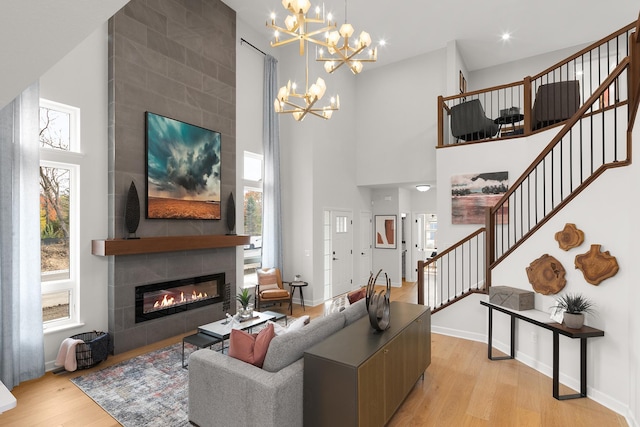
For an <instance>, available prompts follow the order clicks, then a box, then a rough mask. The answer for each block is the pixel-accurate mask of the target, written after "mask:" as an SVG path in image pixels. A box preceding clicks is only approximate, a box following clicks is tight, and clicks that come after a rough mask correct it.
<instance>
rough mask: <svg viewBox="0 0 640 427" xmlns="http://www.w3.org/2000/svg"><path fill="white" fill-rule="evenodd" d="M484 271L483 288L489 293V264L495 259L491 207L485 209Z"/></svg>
mask: <svg viewBox="0 0 640 427" xmlns="http://www.w3.org/2000/svg"><path fill="white" fill-rule="evenodd" d="M484 212H485V221H484V222H485V231H484V235H485V239H484V242H485V264H484V265H485V272H484V289H485V292H486V293H487V294H488V293H489V288H490V287H491V266H492V265H493V262H494V261H495V244H496V241H495V232H494V230H495V217H494V216H493V214H492V213H491V208H490V207H488V208H486V209H485V211H484Z"/></svg>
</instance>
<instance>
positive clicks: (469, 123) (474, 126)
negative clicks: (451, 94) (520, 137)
mask: <svg viewBox="0 0 640 427" xmlns="http://www.w3.org/2000/svg"><path fill="white" fill-rule="evenodd" d="M498 129H499V127H498V125H497V124H495V123H494V122H493V120H491V119H490V118H488V117H487V116H486V115H485V114H484V108H482V104H481V103H480V100H479V99H472V100H470V101H466V102H462V103H460V104H458V105H454V106H453V107H451V134H452V135H453V136H454V137H455V138H458V139H462V140H464V141H476V140H479V139H484V138H491V137H493V136H495V135H496V134H497V133H498Z"/></svg>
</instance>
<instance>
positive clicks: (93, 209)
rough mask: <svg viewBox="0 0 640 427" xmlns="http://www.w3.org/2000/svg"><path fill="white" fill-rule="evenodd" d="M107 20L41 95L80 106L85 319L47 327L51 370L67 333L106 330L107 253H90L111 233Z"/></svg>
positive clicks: (50, 75) (45, 82)
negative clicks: (94, 244)
mask: <svg viewBox="0 0 640 427" xmlns="http://www.w3.org/2000/svg"><path fill="white" fill-rule="evenodd" d="M107 58H108V57H107V24H106V23H104V24H103V25H102V26H100V28H99V29H98V30H96V31H94V32H93V33H92V34H91V35H90V36H89V37H88V38H87V39H86V40H84V41H83V42H82V43H81V44H80V45H78V46H77V47H76V48H75V49H74V50H73V51H71V52H70V53H69V54H68V55H67V56H65V57H64V58H63V59H61V60H60V61H59V62H58V63H57V64H56V65H55V66H53V67H52V68H51V69H50V70H49V71H47V73H45V74H44V75H43V76H42V77H41V78H40V96H41V97H42V98H45V99H48V100H51V101H56V102H60V103H63V104H68V105H72V106H74V107H78V108H80V117H81V122H80V128H81V134H80V137H81V151H82V160H81V166H80V168H81V172H80V173H81V177H80V199H81V203H82V208H81V210H82V216H81V218H80V248H79V249H80V321H81V322H82V323H83V325H80V326H78V327H75V328H71V329H65V330H62V331H57V332H45V361H46V363H47V369H52V368H53V361H54V360H55V358H56V355H57V354H58V348H59V346H60V343H61V342H62V340H64V338H67V337H69V336H71V335H75V334H78V333H81V332H86V331H93V330H99V331H100V330H101V331H106V330H107V261H108V260H107V258H105V257H97V256H93V255H91V240H92V239H104V238H106V237H107V224H108V221H107V154H108V150H107V105H108V98H107Z"/></svg>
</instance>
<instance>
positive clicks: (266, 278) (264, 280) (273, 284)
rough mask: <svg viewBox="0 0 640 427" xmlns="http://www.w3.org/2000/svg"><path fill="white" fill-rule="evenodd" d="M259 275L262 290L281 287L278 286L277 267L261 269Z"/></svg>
mask: <svg viewBox="0 0 640 427" xmlns="http://www.w3.org/2000/svg"><path fill="white" fill-rule="evenodd" d="M257 276H258V285H260V292H262V291H266V290H268V289H280V286H278V272H277V271H276V269H275V268H270V269H265V270H259V271H258V274H257Z"/></svg>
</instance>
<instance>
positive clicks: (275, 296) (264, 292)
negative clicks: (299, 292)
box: [255, 268, 293, 314]
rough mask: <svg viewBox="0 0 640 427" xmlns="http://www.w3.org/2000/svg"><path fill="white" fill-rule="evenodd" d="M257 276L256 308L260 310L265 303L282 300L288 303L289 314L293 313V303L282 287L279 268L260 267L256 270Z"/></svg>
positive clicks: (288, 293)
mask: <svg viewBox="0 0 640 427" xmlns="http://www.w3.org/2000/svg"><path fill="white" fill-rule="evenodd" d="M256 275H257V276H258V284H257V285H256V297H255V301H256V309H257V310H258V311H260V307H262V306H263V305H267V304H272V303H276V302H279V303H280V305H282V302H283V301H286V302H288V303H289V314H293V305H292V304H291V293H290V292H289V291H288V290H286V289H284V286H283V285H282V276H281V274H280V269H279V268H260V269H258V270H257V271H256Z"/></svg>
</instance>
